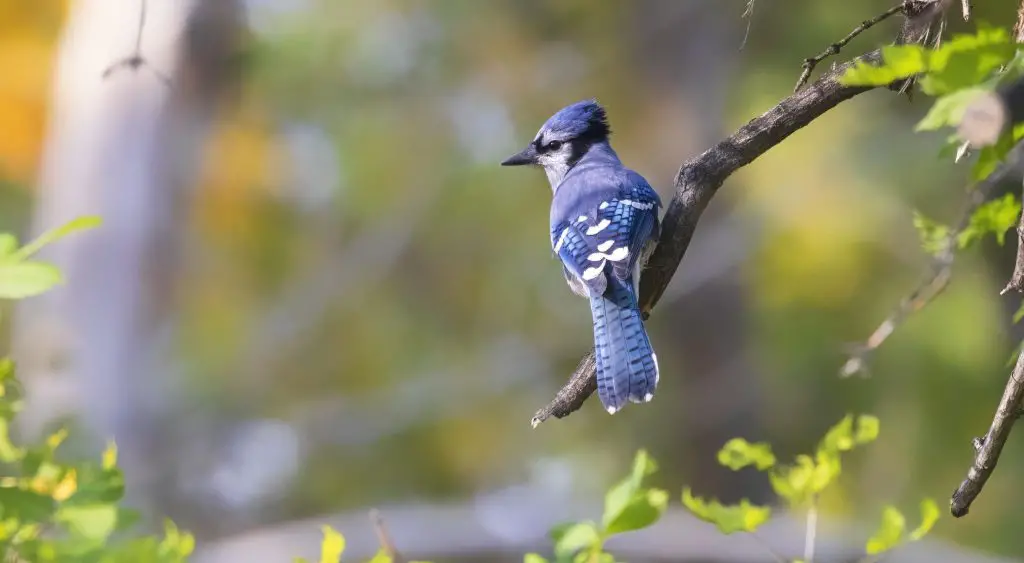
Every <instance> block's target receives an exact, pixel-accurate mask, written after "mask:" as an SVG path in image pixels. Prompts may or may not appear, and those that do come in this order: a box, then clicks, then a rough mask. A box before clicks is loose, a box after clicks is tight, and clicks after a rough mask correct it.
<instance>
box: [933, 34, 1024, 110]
mask: <svg viewBox="0 0 1024 563" xmlns="http://www.w3.org/2000/svg"><path fill="white" fill-rule="evenodd" d="M1015 52H1016V48H1015V46H1014V44H1013V42H1012V41H1011V40H1010V34H1009V33H1008V32H1007V30H1006V29H1004V28H995V27H989V28H987V27H982V26H980V25H979V26H978V31H977V33H975V34H974V35H965V34H957V35H954V36H953V38H952V39H951V40H949V41H947V42H945V43H944V44H943V45H942V46H941V47H939V48H938V49H936V50H934V51H932V52H931V54H930V56H929V58H928V74H927V75H926V76H924V77H922V78H921V89H922V90H923V91H924V92H925V93H926V94H928V95H930V96H936V95H940V94H948V93H951V92H954V91H956V90H960V89H962V88H968V87H971V86H974V85H976V84H978V83H980V82H982V81H983V80H984V79H985V78H987V77H988V76H989V75H990V74H991V73H992V72H993V71H995V70H997V69H998V68H999V67H1001V66H1002V65H1003V64H1005V63H1007V62H1009V61H1010V60H1011V59H1012V58H1013V56H1014V54H1015Z"/></svg>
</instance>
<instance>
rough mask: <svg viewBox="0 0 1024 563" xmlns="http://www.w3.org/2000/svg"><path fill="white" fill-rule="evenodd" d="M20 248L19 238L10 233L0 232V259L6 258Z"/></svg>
mask: <svg viewBox="0 0 1024 563" xmlns="http://www.w3.org/2000/svg"><path fill="white" fill-rule="evenodd" d="M17 249H18V239H17V238H16V237H15V236H14V235H12V234H10V233H0V260H3V259H6V258H7V257H9V256H10V255H12V254H14V251H15V250H17Z"/></svg>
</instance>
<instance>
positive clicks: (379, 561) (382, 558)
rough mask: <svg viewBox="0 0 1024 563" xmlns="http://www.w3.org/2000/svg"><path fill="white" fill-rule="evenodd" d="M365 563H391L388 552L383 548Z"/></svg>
mask: <svg viewBox="0 0 1024 563" xmlns="http://www.w3.org/2000/svg"><path fill="white" fill-rule="evenodd" d="M367 563H392V560H391V556H390V555H388V552H387V551H385V550H384V548H380V549H378V550H377V553H375V554H373V558H372V559H370V560H369V561H368V562H367Z"/></svg>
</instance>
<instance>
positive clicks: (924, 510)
mask: <svg viewBox="0 0 1024 563" xmlns="http://www.w3.org/2000/svg"><path fill="white" fill-rule="evenodd" d="M938 520H939V505H938V504H936V503H935V501H934V500H932V499H930V498H926V499H924V500H922V501H921V525H920V526H918V527H917V528H915V529H914V531H913V532H910V541H917V540H919V539H921V538H923V537H925V536H926V535H927V534H928V532H930V531H931V529H932V526H934V525H935V522H937V521H938Z"/></svg>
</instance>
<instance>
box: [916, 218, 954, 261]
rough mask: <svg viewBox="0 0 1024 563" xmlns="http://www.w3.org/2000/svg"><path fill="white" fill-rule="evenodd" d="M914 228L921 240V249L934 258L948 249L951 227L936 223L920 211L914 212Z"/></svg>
mask: <svg viewBox="0 0 1024 563" xmlns="http://www.w3.org/2000/svg"><path fill="white" fill-rule="evenodd" d="M914 228H915V229H917V235H918V237H919V238H920V239H921V248H922V249H923V250H924V251H925V252H927V253H928V254H930V255H932V256H936V255H938V254H939V253H941V252H942V251H943V250H944V249H945V248H946V240H947V239H948V238H949V227H947V226H946V225H942V224H940V223H936V222H935V221H933V220H931V219H929V218H928V217H925V216H924V215H922V214H921V213H920V212H918V211H914Z"/></svg>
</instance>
